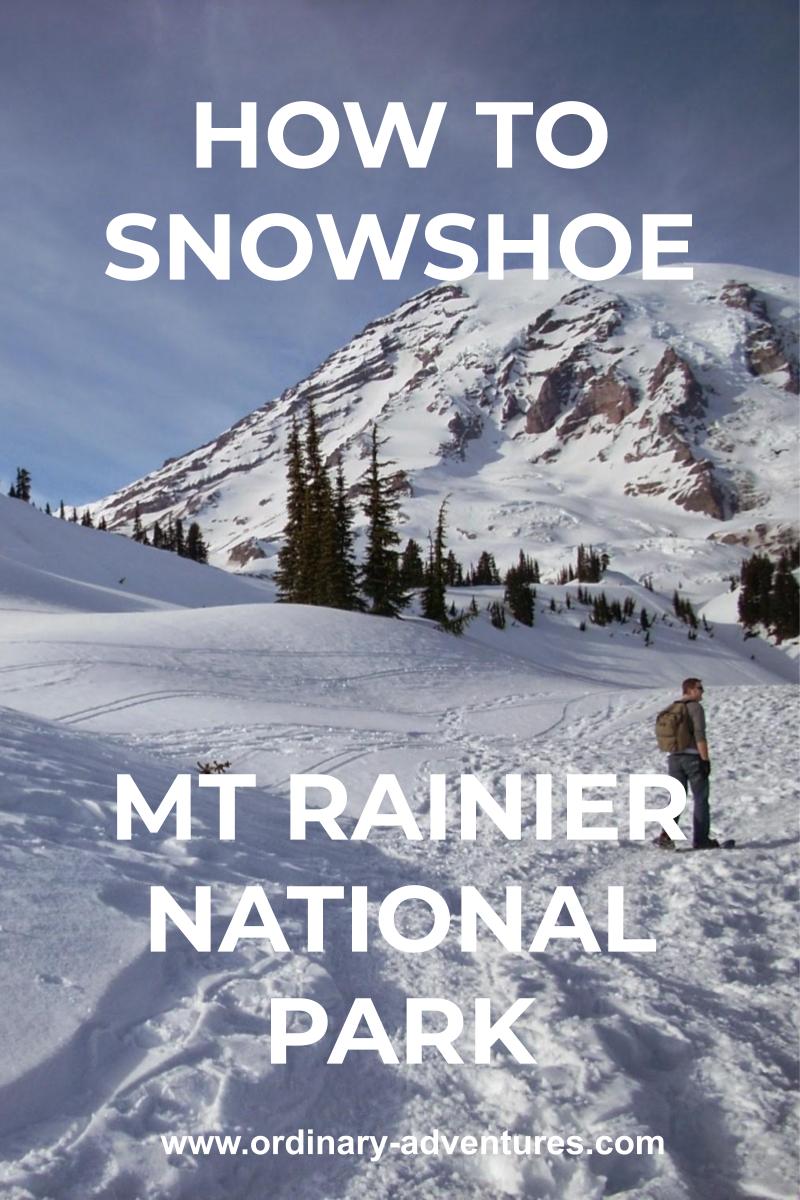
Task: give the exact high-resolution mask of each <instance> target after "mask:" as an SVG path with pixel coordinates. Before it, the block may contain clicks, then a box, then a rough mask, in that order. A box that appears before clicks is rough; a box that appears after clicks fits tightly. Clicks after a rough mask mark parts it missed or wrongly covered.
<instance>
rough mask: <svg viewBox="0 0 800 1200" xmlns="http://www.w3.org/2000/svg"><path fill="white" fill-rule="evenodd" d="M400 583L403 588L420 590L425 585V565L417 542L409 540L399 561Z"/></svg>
mask: <svg viewBox="0 0 800 1200" xmlns="http://www.w3.org/2000/svg"><path fill="white" fill-rule="evenodd" d="M400 582H401V583H402V585H403V587H404V588H421V587H423V586H424V584H425V565H424V563H423V561H422V554H421V553H420V548H419V542H415V541H414V539H413V538H409V539H408V541H407V542H406V548H405V550H404V551H403V555H402V558H401V560H400Z"/></svg>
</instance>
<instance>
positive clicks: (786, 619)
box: [770, 553, 800, 642]
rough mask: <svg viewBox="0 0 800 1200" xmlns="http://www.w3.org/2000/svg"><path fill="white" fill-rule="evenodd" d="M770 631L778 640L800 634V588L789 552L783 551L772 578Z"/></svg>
mask: <svg viewBox="0 0 800 1200" xmlns="http://www.w3.org/2000/svg"><path fill="white" fill-rule="evenodd" d="M770 632H771V633H772V634H773V635H774V637H775V638H776V639H777V641H778V642H782V641H784V640H785V639H786V638H796V637H797V636H798V635H799V634H800V589H798V586H797V580H796V579H795V577H794V575H793V574H792V567H791V557H790V554H789V553H783V554H782V555H781V556H780V558H779V559H778V565H777V566H776V568H775V574H774V576H773V580H772V594H771V596H770Z"/></svg>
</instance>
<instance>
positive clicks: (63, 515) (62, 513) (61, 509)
mask: <svg viewBox="0 0 800 1200" xmlns="http://www.w3.org/2000/svg"><path fill="white" fill-rule="evenodd" d="M58 515H59V518H60V520H62V521H66V519H67V514H66V511H65V509H64V501H63V500H62V501H61V503H60V504H59V506H58Z"/></svg>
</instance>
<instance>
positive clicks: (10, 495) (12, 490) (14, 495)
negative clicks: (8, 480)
mask: <svg viewBox="0 0 800 1200" xmlns="http://www.w3.org/2000/svg"><path fill="white" fill-rule="evenodd" d="M8 498H9V500H16V498H17V489H16V488H15V487H14V484H13V483H12V485H11V487H10V488H9V489H8Z"/></svg>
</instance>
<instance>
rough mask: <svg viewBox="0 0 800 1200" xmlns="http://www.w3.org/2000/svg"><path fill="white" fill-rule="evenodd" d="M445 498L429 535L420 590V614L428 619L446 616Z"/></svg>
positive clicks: (433, 619) (438, 619)
mask: <svg viewBox="0 0 800 1200" xmlns="http://www.w3.org/2000/svg"><path fill="white" fill-rule="evenodd" d="M446 512H447V500H446V499H445V500H443V501H442V503H441V505H440V507H439V515H438V517H437V520H436V529H435V531H434V533H433V534H432V535H429V540H430V549H429V552H428V569H427V571H426V572H425V587H424V589H423V592H422V615H423V617H427V618H428V620H429V621H439V622H440V623H442V622H444V620H445V618H446V616H447V606H446V600H445V587H446V583H445V563H446V555H445V537H444V534H445V515H446Z"/></svg>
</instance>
